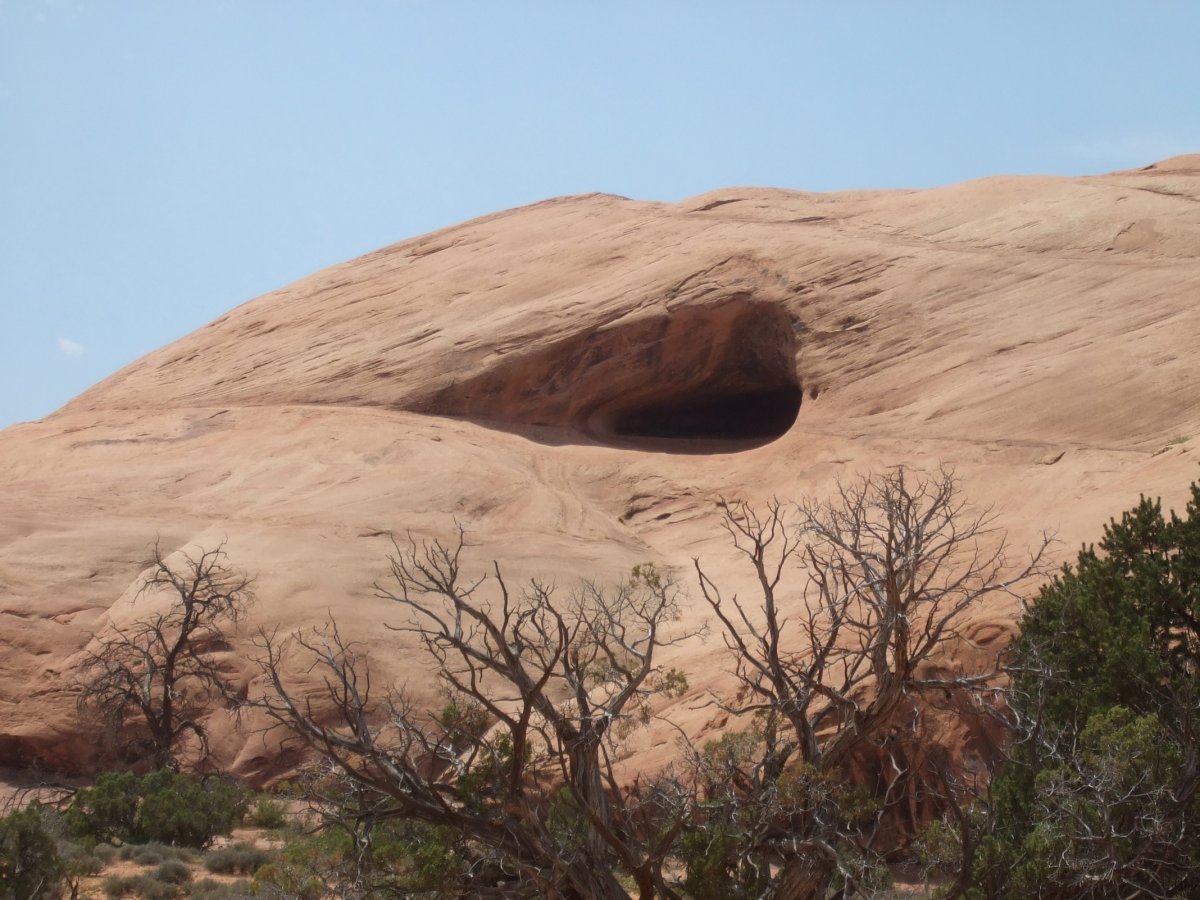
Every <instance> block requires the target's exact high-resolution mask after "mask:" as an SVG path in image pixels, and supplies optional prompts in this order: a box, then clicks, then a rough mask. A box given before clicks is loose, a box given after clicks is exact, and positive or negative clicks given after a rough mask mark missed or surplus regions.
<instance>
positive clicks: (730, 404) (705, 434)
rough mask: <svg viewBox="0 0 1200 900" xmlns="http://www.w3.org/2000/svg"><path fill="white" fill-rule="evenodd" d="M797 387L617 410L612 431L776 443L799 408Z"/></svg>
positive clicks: (691, 396)
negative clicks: (774, 441)
mask: <svg viewBox="0 0 1200 900" xmlns="http://www.w3.org/2000/svg"><path fill="white" fill-rule="evenodd" d="M802 398H803V392H802V391H801V389H800V386H799V385H786V386H783V387H773V388H762V389H757V390H747V391H739V392H736V393H724V394H721V393H713V394H708V393H703V394H689V395H685V396H681V397H677V398H671V399H666V400H660V401H659V402H655V403H651V404H648V405H645V406H637V407H632V408H629V409H624V410H621V411H620V412H617V413H615V414H613V416H612V418H611V419H610V421H609V430H610V432H611V433H612V434H613V435H614V436H619V437H622V438H627V439H628V438H658V439H668V440H696V441H746V442H750V441H753V442H761V443H766V442H767V441H773V440H775V439H776V438H778V437H781V436H782V435H784V434H785V433H786V432H787V430H788V429H789V428H791V427H792V424H793V423H794V422H795V421H796V416H797V415H798V414H799V412H800V402H801V400H802Z"/></svg>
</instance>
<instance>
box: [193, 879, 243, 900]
mask: <svg viewBox="0 0 1200 900" xmlns="http://www.w3.org/2000/svg"><path fill="white" fill-rule="evenodd" d="M250 891H251V887H250V882H248V881H245V880H238V881H235V882H233V883H232V884H228V883H225V882H222V881H213V880H212V879H211V878H202V879H201V880H200V881H196V882H193V884H192V886H191V889H190V890H189V891H188V896H189V897H204V898H207V900H245V898H248V897H252V896H254V895H253V894H251V892H250Z"/></svg>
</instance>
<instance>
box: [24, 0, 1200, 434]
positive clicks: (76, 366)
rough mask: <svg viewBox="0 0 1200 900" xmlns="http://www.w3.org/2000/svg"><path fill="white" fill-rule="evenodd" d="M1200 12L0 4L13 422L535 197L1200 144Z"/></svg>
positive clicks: (66, 0) (1012, 7)
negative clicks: (318, 284) (341, 270)
mask: <svg viewBox="0 0 1200 900" xmlns="http://www.w3.org/2000/svg"><path fill="white" fill-rule="evenodd" d="M1198 37H1200V3H1195V2H1178V3H1170V2H1142V3H1136V4H1135V3H1131V2H1130V3H1117V2H1104V0H1091V2H1086V3H1085V2H1079V3H1075V2H1066V0H1056V2H1053V3H1046V2H1038V3H1033V2H1028V3H1026V2H1014V0H1007V2H982V0H970V2H968V0H962V2H942V3H931V2H919V0H909V2H898V0H888V2H884V0H879V2H875V3H867V2H844V3H815V2H814V3H805V2H788V3H784V2H778V3H775V2H753V0H746V2H739V3H734V2H728V3H715V2H703V0H691V2H682V0H681V2H665V0H664V2H655V0H640V2H620V0H608V2H598V0H597V2H583V0H576V2H566V0H558V2H532V0H530V2H509V3H505V2H500V0H488V2H482V0H481V2H473V3H466V2H454V0H391V2H383V0H378V2H370V0H360V2H344V3H334V2H304V0H288V2H283V0H278V2H273V0H243V2H232V0H229V2H221V0H206V2H201V0H195V2H184V0H156V2H138V0H109V2H88V0H57V2H53V0H0V427H3V426H5V425H8V424H11V423H12V422H15V421H19V420H26V419H33V418H37V417H40V416H43V415H46V414H48V413H49V412H51V411H52V410H54V409H55V408H57V407H58V406H59V405H61V404H62V403H64V402H66V401H67V400H69V399H70V398H71V397H72V396H74V395H75V394H77V393H79V392H80V391H82V390H84V389H86V388H87V387H88V386H90V385H91V384H93V383H95V382H96V381H98V380H100V379H101V378H103V377H104V376H106V375H108V374H110V373H111V372H113V371H115V370H117V369H118V368H120V367H121V366H123V365H125V364H126V363H128V362H131V361H132V360H134V359H136V358H138V357H139V356H141V355H143V354H144V353H147V352H149V351H151V350H153V349H155V348H156V347H158V346H161V345H162V344H165V343H168V342H170V341H172V340H174V339H176V338H178V337H180V336H182V335H184V334H186V333H187V332H189V331H191V330H193V329H194V328H197V327H199V326H201V325H203V324H204V323H205V322H207V321H209V320H211V319H213V318H215V317H216V316H218V315H220V314H221V313H222V312H224V311H225V310H226V309H229V308H231V307H233V306H235V305H237V304H239V303H241V302H243V301H244V300H247V299H249V298H251V297H253V296H256V295H258V294H261V293H264V292H266V291H269V290H271V289H273V288H276V287H280V286H282V285H284V284H286V283H288V282H290V281H292V280H294V279H296V278H299V277H301V276H303V275H306V274H308V273H310V272H313V271H315V270H317V269H320V268H322V267H324V266H327V265H330V264H331V263H334V262H338V261H340V260H342V259H346V258H349V257H352V256H356V255H358V254H361V253H364V252H367V251H369V250H372V249H375V248H376V247H380V246H383V245H386V244H390V243H393V242H395V241H398V240H402V239H404V238H407V237H411V236H413V235H417V234H421V233H423V232H426V231H429V230H432V229H434V228H438V227H441V226H444V225H448V224H451V223H454V222H457V221H461V220H463V219H466V218H470V217H472V216H476V215H480V214H483V213H487V212H490V211H493V210H496V209H503V208H507V207H511V206H515V205H518V204H522V203H528V202H531V201H534V200H538V199H541V198H543V197H547V196H553V195H558V194H567V193H577V192H583V191H608V192H612V193H617V194H624V195H626V196H631V197H637V198H645V199H656V200H677V199H681V198H683V197H687V196H690V195H693V194H698V193H701V192H703V191H707V190H711V189H714V188H718V187H725V186H731V185H752V184H756V185H773V186H777V187H787V188H796V189H803V190H837V189H843V188H855V187H893V186H895V187H900V186H905V187H922V186H929V185H936V184H945V183H950V182H955V181H961V180H964V179H968V178H975V177H979V176H984V175H990V174H1000V173H1045V174H1090V173H1098V172H1104V171H1108V170H1111V169H1115V168H1125V167H1131V166H1136V165H1144V164H1147V163H1150V162H1152V161H1154V160H1156V159H1160V158H1163V157H1166V156H1171V155H1174V154H1177V153H1183V152H1196V151H1200V51H1198V50H1197V41H1198Z"/></svg>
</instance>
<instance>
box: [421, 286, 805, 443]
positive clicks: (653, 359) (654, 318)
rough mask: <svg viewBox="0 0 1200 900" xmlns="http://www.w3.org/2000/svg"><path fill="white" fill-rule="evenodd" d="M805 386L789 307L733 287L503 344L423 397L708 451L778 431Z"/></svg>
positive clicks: (482, 415)
mask: <svg viewBox="0 0 1200 900" xmlns="http://www.w3.org/2000/svg"><path fill="white" fill-rule="evenodd" d="M802 397H803V392H802V386H801V384H800V379H799V377H798V376H797V374H796V332H795V329H794V328H793V326H792V322H791V319H790V317H789V316H788V314H787V312H786V310H784V309H783V308H782V307H781V306H779V305H777V304H773V303H766V302H761V301H755V300H754V299H752V298H749V297H745V296H735V297H729V298H725V299H724V300H722V301H719V302H712V303H708V304H704V305H688V306H681V307H679V308H677V309H674V310H670V311H668V312H662V311H657V312H655V313H649V314H647V313H643V314H640V315H636V316H631V317H629V318H626V319H623V320H620V321H617V322H614V323H611V324H609V325H606V326H603V327H601V328H596V329H593V330H590V331H587V332H584V333H581V334H576V335H572V336H571V337H569V338H567V339H565V340H562V341H558V342H555V343H554V344H552V345H550V346H543V347H541V348H538V349H537V350H534V351H531V352H528V353H524V354H521V355H520V356H514V355H512V354H510V355H506V356H505V357H504V358H502V359H501V360H500V361H499V362H498V363H497V364H496V365H495V366H494V367H489V368H488V369H487V370H486V371H484V372H482V373H480V374H478V375H476V376H475V377H473V378H471V379H469V380H466V381H462V382H459V383H458V384H456V385H454V386H453V387H451V388H448V389H446V390H445V391H442V392H441V393H440V394H439V395H438V396H437V397H436V398H434V399H433V400H432V401H431V402H430V403H429V405H428V406H427V407H426V408H425V409H426V411H429V412H435V413H439V414H442V415H454V416H463V417H466V418H472V419H477V420H480V421H483V422H487V423H488V424H491V425H494V426H499V427H514V428H515V427H518V426H542V427H545V428H547V429H552V430H553V431H554V433H555V434H556V435H557V437H555V438H554V440H555V441H556V442H559V441H561V440H562V437H561V433H562V429H563V428H567V429H570V430H572V431H574V432H576V433H579V432H582V433H583V434H585V435H587V436H588V437H589V438H591V439H592V440H595V441H599V442H602V443H607V444H611V445H613V446H620V447H643V448H645V449H655V450H662V451H668V452H682V453H697V452H699V453H704V452H729V451H731V450H737V449H746V448H749V447H753V446H759V445H761V444H765V443H767V442H769V441H772V440H775V439H776V438H778V437H780V436H782V435H783V434H785V433H786V432H787V430H788V429H789V428H791V426H792V424H793V423H794V422H795V420H796V416H797V415H798V413H799V411H800V404H801V400H802ZM520 430H521V431H522V432H523V433H525V434H528V435H529V436H530V437H534V438H535V439H536V438H538V437H539V435H538V433H537V431H536V430H535V429H529V428H527V427H521V428H520ZM546 439H550V438H549V437H547V438H546Z"/></svg>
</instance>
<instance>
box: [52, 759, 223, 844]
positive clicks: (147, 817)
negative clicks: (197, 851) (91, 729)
mask: <svg viewBox="0 0 1200 900" xmlns="http://www.w3.org/2000/svg"><path fill="white" fill-rule="evenodd" d="M245 812H246V794H245V790H244V788H242V787H241V785H239V784H237V783H235V782H232V781H227V780H222V779H215V778H210V779H207V780H205V781H200V780H199V779H197V778H195V777H193V776H191V775H184V774H181V773H179V772H170V771H166V770H163V771H160V772H151V773H150V774H148V775H145V776H143V777H142V778H140V779H139V778H138V777H137V776H135V775H132V774H130V773H128V772H122V773H107V774H105V775H101V776H100V777H99V778H98V779H97V780H96V784H95V786H94V787H92V788H88V789H84V790H81V791H79V793H78V794H76V796H75V799H74V800H73V802H72V804H71V807H70V809H68V811H67V814H66V823H67V829H68V831H69V833H71V834H72V835H74V836H76V837H87V838H90V839H92V840H95V841H97V842H100V841H108V840H113V839H116V840H120V841H125V842H132V843H144V842H147V841H158V842H161V843H164V844H174V845H182V846H187V847H203V846H205V845H207V844H208V843H209V842H211V841H212V839H213V838H214V837H216V836H217V835H218V834H228V833H229V832H230V831H231V830H232V829H233V827H234V825H236V824H237V823H238V822H240V821H241V818H242V816H243V815H245ZM165 858H167V857H165V856H164V857H162V858H160V859H159V860H153V861H149V860H148V861H147V863H146V864H154V862H161V860H162V859H165Z"/></svg>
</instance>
